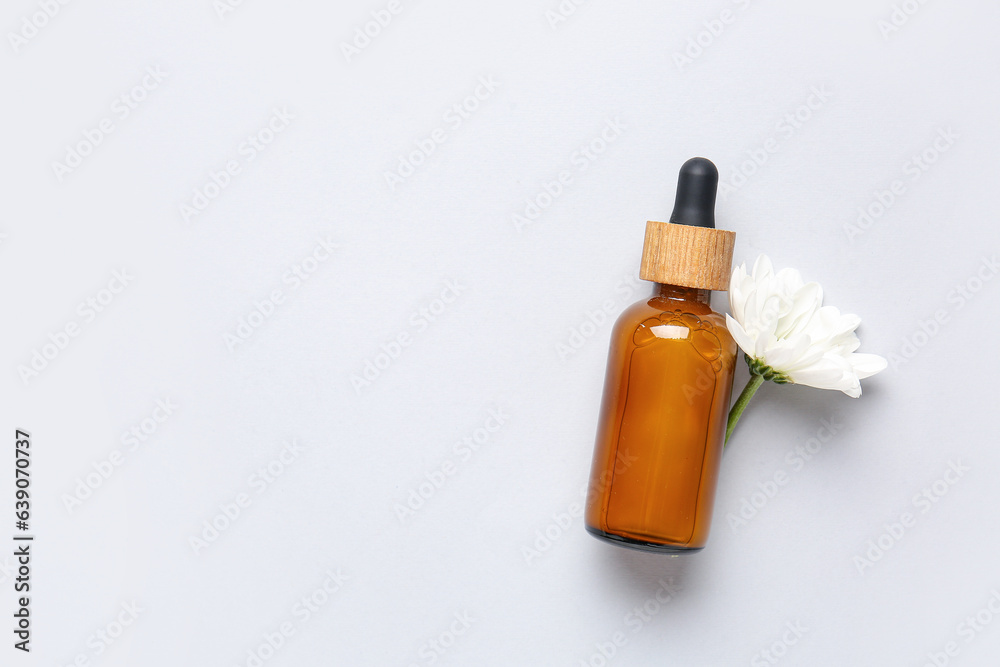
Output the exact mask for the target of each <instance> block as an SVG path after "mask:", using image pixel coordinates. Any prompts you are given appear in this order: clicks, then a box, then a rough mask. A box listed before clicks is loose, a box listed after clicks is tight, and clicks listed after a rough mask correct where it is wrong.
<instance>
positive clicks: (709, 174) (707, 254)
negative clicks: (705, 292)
mask: <svg viewBox="0 0 1000 667" xmlns="http://www.w3.org/2000/svg"><path fill="white" fill-rule="evenodd" d="M718 187H719V170H718V169H716V168H715V165H714V164H712V162H711V161H710V160H706V159H705V158H702V157H696V158H691V159H690V160H688V161H687V162H685V163H684V165H683V166H682V167H681V171H680V175H679V176H678V178H677V198H676V200H675V201H674V212H673V213H672V214H671V215H670V222H655V221H653V220H650V221H649V222H647V223H646V239H645V242H644V243H643V246H642V265H641V267H640V268H639V277H640V278H642V279H643V280H651V281H653V282H656V283H666V284H668V285H680V286H682V287H694V288H697V289H709V290H717V291H726V290H728V289H729V277H730V273H731V272H732V265H733V247H734V246H735V245H736V233H735V232H731V231H728V230H725V229H716V228H715V194H716V192H717V190H718Z"/></svg>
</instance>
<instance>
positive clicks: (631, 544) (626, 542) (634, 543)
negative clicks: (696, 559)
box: [586, 526, 705, 556]
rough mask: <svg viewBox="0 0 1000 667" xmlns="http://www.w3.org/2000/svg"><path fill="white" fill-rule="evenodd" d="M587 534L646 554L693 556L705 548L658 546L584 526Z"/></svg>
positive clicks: (655, 543)
mask: <svg viewBox="0 0 1000 667" xmlns="http://www.w3.org/2000/svg"><path fill="white" fill-rule="evenodd" d="M586 528H587V532H588V533H590V534H591V535H593V536H594V537H596V538H597V539H599V540H604V541H605V542H608V543H610V544H614V545H616V546H619V547H625V548H627V549H637V550H639V551H645V552H647V553H657V554H666V555H675V556H676V555H679V554H694V553H698V552H699V551H701V550H702V549H704V548H705V547H681V546H674V545H672V544H660V543H658V542H645V541H643V540H636V539H633V538H630V537H622V536H621V535H614V534H612V533H608V532H605V531H603V530H600V529H598V528H593V527H591V526H586Z"/></svg>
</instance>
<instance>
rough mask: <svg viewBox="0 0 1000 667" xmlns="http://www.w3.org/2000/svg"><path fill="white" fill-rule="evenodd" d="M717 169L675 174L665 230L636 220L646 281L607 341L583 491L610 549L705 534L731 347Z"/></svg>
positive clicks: (661, 544)
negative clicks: (649, 288) (720, 306)
mask: <svg viewBox="0 0 1000 667" xmlns="http://www.w3.org/2000/svg"><path fill="white" fill-rule="evenodd" d="M718 183H719V172H718V170H717V169H716V168H715V165H714V164H712V162H711V161H709V160H706V159H705V158H692V159H690V160H688V161H687V162H685V163H684V165H683V166H682V167H681V170H680V175H679V177H678V180H677V196H676V199H675V202H674V210H673V213H672V214H671V216H670V222H654V221H650V222H647V223H646V237H645V242H644V244H643V251H642V265H641V268H640V271H639V277H640V278H642V279H643V280H648V281H651V282H653V283H654V286H653V293H652V295H651V296H650V297H649V298H648V299H644V300H642V301H640V302H638V303H635V304H633V305H632V306H630V307H628V308H627V309H626V310H625V311H624V312H623V313H622V314H621V316H620V317H619V318H618V320H617V321H616V322H615V326H614V328H613V330H612V333H611V349H610V351H609V354H608V366H607V374H606V377H605V384H604V396H603V399H602V402H601V409H600V417H599V421H598V428H597V442H596V445H595V448H594V459H593V464H592V467H591V476H590V486H589V489H588V494H587V507H586V513H585V523H586V527H587V531H588V532H590V533H591V534H593V535H595V536H596V537H598V538H601V539H604V540H607V541H609V542H612V543H614V544H617V545H620V546H625V547H632V548H636V549H643V550H646V551H655V552H661V553H681V552H693V551H698V550H700V549H702V548H703V547H704V546H705V542H706V541H707V538H708V530H709V526H710V525H711V519H712V508H713V505H714V502H715V488H716V482H717V479H718V475H719V465H720V462H721V458H722V450H723V445H724V442H725V433H726V416H727V414H728V412H729V401H730V396H731V392H732V386H733V373H734V370H735V359H736V343H735V342H734V341H733V338H732V336H730V334H729V331H728V330H727V329H726V323H725V318H724V317H723V316H722V315H720V314H719V313H717V312H715V311H713V310H712V308H711V306H710V304H709V296H710V294H711V291H712V290H726V289H727V288H728V286H729V276H730V270H731V266H732V256H733V246H734V244H735V242H736V234H735V233H733V232H731V231H725V230H721V229H716V228H715V197H716V192H717V189H718Z"/></svg>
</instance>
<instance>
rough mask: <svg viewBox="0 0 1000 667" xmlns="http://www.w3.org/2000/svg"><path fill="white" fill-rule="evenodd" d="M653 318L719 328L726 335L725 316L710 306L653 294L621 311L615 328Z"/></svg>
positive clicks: (700, 327)
mask: <svg viewBox="0 0 1000 667" xmlns="http://www.w3.org/2000/svg"><path fill="white" fill-rule="evenodd" d="M651 318H655V319H657V320H659V321H660V323H662V324H670V323H675V324H681V323H682V324H684V325H686V326H690V327H692V328H696V329H719V328H721V329H722V330H723V331H725V332H726V334H727V335H728V333H729V330H728V329H727V328H726V318H725V316H724V315H722V314H720V313H717V312H716V311H714V310H712V308H711V306H709V305H707V304H704V303H699V302H697V301H681V300H678V299H661V298H657V297H655V296H653V297H650V298H648V299H642V300H641V301H637V302H635V303H633V304H632V305H631V306H629V307H627V308H626V309H625V310H624V311H622V313H621V315H619V316H618V320H617V322H616V323H615V326H616V328H632V329H634V328H636V327H638V326H639V325H640V324H642V323H643V322H645V321H646V320H649V319H651Z"/></svg>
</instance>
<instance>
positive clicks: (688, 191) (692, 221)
mask: <svg viewBox="0 0 1000 667" xmlns="http://www.w3.org/2000/svg"><path fill="white" fill-rule="evenodd" d="M718 189H719V170H718V169H716V168H715V165H714V164H712V161H711V160H707V159H705V158H703V157H693V158H691V159H690V160H688V161H687V162H685V163H684V164H683V165H681V173H680V175H679V176H678V177H677V198H676V199H675V200H674V212H673V213H671V214H670V222H673V223H677V224H680V225H691V226H692V227H708V228H710V229H715V193H716V192H717V191H718Z"/></svg>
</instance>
